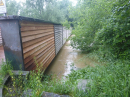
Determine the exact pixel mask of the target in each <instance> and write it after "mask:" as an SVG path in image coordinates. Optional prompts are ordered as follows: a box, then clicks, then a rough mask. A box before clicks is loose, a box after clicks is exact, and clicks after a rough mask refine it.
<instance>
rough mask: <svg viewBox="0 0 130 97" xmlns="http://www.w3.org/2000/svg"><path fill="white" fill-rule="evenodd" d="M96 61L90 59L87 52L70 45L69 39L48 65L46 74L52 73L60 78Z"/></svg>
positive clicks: (92, 64)
mask: <svg viewBox="0 0 130 97" xmlns="http://www.w3.org/2000/svg"><path fill="white" fill-rule="evenodd" d="M94 64H95V62H94V61H93V60H92V59H89V58H88V57H87V56H86V54H83V53H81V51H80V50H75V49H73V48H72V47H71V46H70V41H67V42H66V43H65V45H64V46H63V47H62V49H61V50H60V51H59V53H58V55H57V56H56V57H55V58H54V60H53V61H52V63H51V64H50V65H49V66H48V68H47V69H46V71H45V74H52V77H54V76H55V77H58V79H62V78H65V76H67V75H68V74H70V73H71V71H72V70H77V69H80V68H85V67H86V66H88V65H90V66H94Z"/></svg>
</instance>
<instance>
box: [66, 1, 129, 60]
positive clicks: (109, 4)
mask: <svg viewBox="0 0 130 97" xmlns="http://www.w3.org/2000/svg"><path fill="white" fill-rule="evenodd" d="M129 8H130V0H116V1H115V0H82V1H81V0H79V3H78V5H77V6H76V7H72V8H71V7H70V10H69V13H70V18H73V20H74V21H73V22H66V25H67V26H68V25H69V24H71V23H72V24H73V25H74V30H73V31H72V34H73V37H72V38H71V40H72V41H71V45H72V46H73V47H74V48H77V49H80V50H82V51H86V52H87V51H93V50H97V49H98V50H99V51H102V53H103V54H104V55H103V56H104V57H106V56H113V58H115V59H117V58H121V59H129V58H130V50H129V47H130V39H129V38H130V29H129V28H130V27H129V26H130V24H129V23H130V17H129V14H130V11H129Z"/></svg>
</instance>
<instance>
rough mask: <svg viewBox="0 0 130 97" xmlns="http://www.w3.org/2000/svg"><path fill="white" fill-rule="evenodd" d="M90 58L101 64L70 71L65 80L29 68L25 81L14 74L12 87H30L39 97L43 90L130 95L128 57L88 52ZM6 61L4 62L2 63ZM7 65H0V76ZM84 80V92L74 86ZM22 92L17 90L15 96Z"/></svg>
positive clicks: (94, 96)
mask: <svg viewBox="0 0 130 97" xmlns="http://www.w3.org/2000/svg"><path fill="white" fill-rule="evenodd" d="M88 57H89V58H93V59H95V60H98V61H99V62H100V63H101V64H102V63H104V64H105V65H101V64H99V65H95V67H89V66H88V67H86V68H83V69H81V70H77V71H74V70H73V71H72V73H71V74H69V75H68V77H67V80H66V81H64V80H57V79H56V78H54V79H51V77H50V76H47V75H44V74H43V72H42V71H40V69H37V72H36V71H31V72H30V75H29V78H28V80H26V82H24V83H22V82H20V81H21V78H16V77H13V76H12V75H11V74H10V75H11V76H12V77H13V78H12V80H13V84H12V85H13V87H14V88H12V89H16V90H17V88H19V87H21V90H22V92H23V91H27V90H28V89H31V90H32V97H41V95H42V93H43V91H46V92H53V93H57V94H61V95H70V96H71V97H130V62H129V61H127V60H112V59H103V58H101V57H99V56H98V54H96V53H90V54H88ZM4 64H5V63H4ZM10 69H11V68H10V66H9V65H7V66H5V65H3V66H2V69H1V70H2V71H0V72H1V73H2V74H3V75H6V74H7V73H9V72H8V70H10ZM78 79H87V80H89V81H88V84H87V86H86V87H87V90H86V91H87V92H83V91H81V90H79V89H77V80H78ZM22 92H20V93H21V94H19V93H16V94H17V95H18V96H19V95H22Z"/></svg>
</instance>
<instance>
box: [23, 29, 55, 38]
mask: <svg viewBox="0 0 130 97" xmlns="http://www.w3.org/2000/svg"><path fill="white" fill-rule="evenodd" d="M53 31H54V29H45V30H36V31H26V32H21V36H22V37H24V36H29V35H31V36H32V35H35V34H40V33H45V32H53Z"/></svg>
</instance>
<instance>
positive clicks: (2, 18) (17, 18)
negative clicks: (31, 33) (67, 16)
mask: <svg viewBox="0 0 130 97" xmlns="http://www.w3.org/2000/svg"><path fill="white" fill-rule="evenodd" d="M0 20H19V21H24V20H26V21H32V22H40V23H51V24H56V25H62V24H60V23H55V22H51V21H45V20H40V19H34V18H29V17H23V16H16V15H9V16H0Z"/></svg>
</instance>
